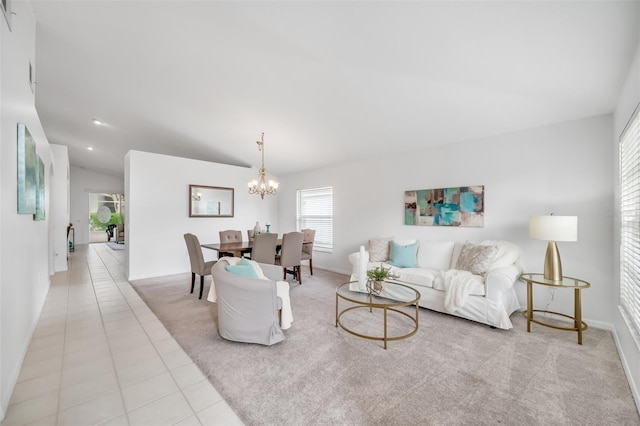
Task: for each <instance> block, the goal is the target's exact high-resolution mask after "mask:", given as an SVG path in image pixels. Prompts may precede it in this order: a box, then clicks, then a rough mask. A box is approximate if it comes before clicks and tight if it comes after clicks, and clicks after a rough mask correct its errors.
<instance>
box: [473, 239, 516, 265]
mask: <svg viewBox="0 0 640 426" xmlns="http://www.w3.org/2000/svg"><path fill="white" fill-rule="evenodd" d="M480 244H482V245H485V246H496V247H497V248H498V253H496V257H495V258H494V259H493V262H492V263H491V265H490V266H489V270H492V269H497V268H504V267H505V266H510V265H513V264H514V263H516V262H517V261H518V259H520V256H521V254H522V250H521V249H520V247H518V246H517V245H515V244H513V243H511V242H509V241H492V240H485V241H483V242H481V243H480Z"/></svg>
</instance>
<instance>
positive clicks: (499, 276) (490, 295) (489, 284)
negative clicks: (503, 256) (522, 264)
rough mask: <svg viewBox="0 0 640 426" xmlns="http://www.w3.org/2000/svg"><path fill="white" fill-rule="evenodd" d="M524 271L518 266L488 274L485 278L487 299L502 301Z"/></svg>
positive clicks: (510, 266)
mask: <svg viewBox="0 0 640 426" xmlns="http://www.w3.org/2000/svg"><path fill="white" fill-rule="evenodd" d="M521 273H522V271H521V270H520V268H519V267H518V266H516V265H509V266H504V267H502V268H497V269H493V270H491V271H489V272H487V275H486V276H485V281H484V285H485V292H486V297H487V299H491V300H500V298H501V297H502V293H503V292H504V291H506V290H508V289H510V288H511V287H513V284H515V282H516V281H517V280H518V278H519V277H520V274H521Z"/></svg>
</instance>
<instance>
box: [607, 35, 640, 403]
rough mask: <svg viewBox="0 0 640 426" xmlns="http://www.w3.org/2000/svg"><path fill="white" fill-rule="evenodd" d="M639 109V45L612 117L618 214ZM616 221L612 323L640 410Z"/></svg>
mask: <svg viewBox="0 0 640 426" xmlns="http://www.w3.org/2000/svg"><path fill="white" fill-rule="evenodd" d="M639 105H640V43H639V45H638V49H637V50H636V56H635V59H634V61H633V64H632V66H631V68H630V69H629V75H628V77H627V80H626V83H625V84H624V86H623V88H622V91H621V92H620V96H619V98H618V105H617V107H616V110H615V114H614V129H613V135H614V142H613V150H614V152H615V159H614V167H615V171H616V172H615V179H614V180H613V186H614V187H615V188H616V193H615V195H616V197H615V198H616V203H615V206H616V208H615V210H616V211H617V210H618V207H617V206H619V205H620V190H619V184H618V182H619V180H618V179H619V177H618V176H619V167H618V162H617V159H618V140H619V137H620V135H621V134H622V131H623V130H624V127H625V125H626V124H627V122H628V120H629V118H631V114H633V111H634V110H635V109H636V108H638V107H639ZM614 217H615V221H614V224H615V232H614V236H615V238H614V244H613V247H614V250H613V252H612V253H613V264H614V265H615V267H614V270H613V272H614V279H613V284H614V285H613V289H614V291H613V292H612V293H613V294H612V297H613V300H612V306H611V310H612V317H613V318H612V322H613V324H614V327H615V335H616V343H617V344H618V351H619V353H620V358H621V359H622V363H623V365H624V366H625V371H626V373H627V378H628V379H629V384H630V386H631V391H632V393H633V396H634V398H635V399H636V405H637V406H638V407H640V336H638V335H636V336H635V337H634V335H633V334H632V332H631V329H630V328H629V326H628V325H627V323H626V322H625V319H624V318H623V316H622V315H621V312H620V310H619V309H618V301H619V300H620V270H619V269H618V265H619V264H620V217H619V215H618V214H616V215H614Z"/></svg>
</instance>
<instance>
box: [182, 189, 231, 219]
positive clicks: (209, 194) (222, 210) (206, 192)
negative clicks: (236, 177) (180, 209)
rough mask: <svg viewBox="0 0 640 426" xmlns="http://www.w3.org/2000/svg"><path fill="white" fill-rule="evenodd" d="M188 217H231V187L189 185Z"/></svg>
mask: <svg viewBox="0 0 640 426" xmlns="http://www.w3.org/2000/svg"><path fill="white" fill-rule="evenodd" d="M189 217H233V188H223V187H220V186H205V185H189Z"/></svg>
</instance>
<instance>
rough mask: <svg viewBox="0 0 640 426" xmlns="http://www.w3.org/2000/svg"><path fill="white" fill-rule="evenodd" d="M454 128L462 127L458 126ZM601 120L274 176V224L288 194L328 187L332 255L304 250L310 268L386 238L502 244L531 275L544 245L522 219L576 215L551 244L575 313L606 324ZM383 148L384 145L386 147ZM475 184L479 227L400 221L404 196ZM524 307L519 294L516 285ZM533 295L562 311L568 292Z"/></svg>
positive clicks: (605, 168)
mask: <svg viewBox="0 0 640 426" xmlns="http://www.w3.org/2000/svg"><path fill="white" fill-rule="evenodd" d="M461 125H463V124H461ZM611 131H612V118H611V116H600V117H594V118H590V119H585V120H580V121H574V122H568V123H562V124H558V125H554V126H548V127H543V128H536V129H530V130H525V131H521V132H517V133H511V134H507V135H502V136H496V137H491V138H486V139H481V140H474V141H468V142H462V143H457V144H453V145H446V146H442V147H436V148H431V149H426V150H424V151H421V152H412V153H406V154H399V155H397V156H395V157H390V158H381V159H379V160H377V161H363V162H360V163H354V164H347V165H341V166H335V167H331V168H327V169H321V170H315V171H309V172H304V173H299V174H295V175H288V176H284V177H283V178H282V185H281V186H282V190H281V192H280V196H279V211H280V225H281V226H282V227H285V228H286V227H294V226H295V220H296V217H295V212H296V190H297V189H301V188H310V187H319V186H333V187H334V251H333V253H332V254H325V253H320V252H315V253H314V262H313V263H314V266H316V265H317V267H319V268H326V269H332V270H337V271H343V272H350V264H349V262H348V259H347V256H348V254H349V253H351V252H354V251H357V249H358V247H359V245H360V244H363V243H364V242H366V241H367V240H368V239H369V238H372V237H376V236H382V235H394V236H396V237H416V238H418V239H423V240H456V241H461V242H463V241H465V240H469V241H481V240H484V239H504V240H509V241H513V242H515V243H516V244H518V245H519V246H520V247H522V249H523V250H524V253H525V261H526V263H527V265H528V270H529V271H532V272H536V271H537V272H541V271H542V266H543V261H544V254H545V250H546V244H547V243H546V242H544V241H536V240H531V239H529V232H528V222H529V216H532V215H542V214H549V213H551V212H554V213H556V214H558V215H577V216H578V217H579V220H578V221H579V225H578V228H579V229H578V239H579V241H578V242H575V243H558V246H559V250H560V254H561V256H562V262H563V271H564V273H565V275H569V276H575V277H579V278H583V279H585V280H587V281H589V282H591V283H592V288H590V289H588V290H586V291H584V292H583V316H584V317H585V318H586V319H588V320H590V321H592V325H596V324H600V325H604V324H605V323H611V312H610V309H609V306H610V303H609V302H610V301H611V298H612V289H613V288H614V287H613V284H614V283H613V270H612V265H611V257H610V255H609V253H611V252H612V250H613V243H612V242H613V236H612V231H613V224H612V221H613V219H612V217H610V216H609V215H607V212H608V211H609V210H610V209H612V208H613V190H612V187H611V181H612V176H613V166H612V164H613V160H612V156H613V153H612V151H611ZM390 143H392V142H390ZM467 185H484V186H485V208H486V211H485V224H484V227H483V228H452V227H428V226H405V225H404V210H403V209H404V205H403V203H404V191H406V190H412V189H426V188H442V187H455V186H467ZM516 290H517V292H518V296H519V298H520V301H521V303H522V305H523V306H525V302H526V299H525V296H526V292H525V288H524V285H522V284H518V285H517V288H516ZM555 293H556V294H555V297H554V301H553V302H551V298H550V294H549V292H548V291H547V290H545V289H536V294H535V297H534V301H535V305H536V307H538V308H539V307H544V306H546V305H547V303H550V302H551V303H550V305H549V309H551V310H555V311H558V312H563V313H571V312H572V309H573V293H572V292H569V291H567V292H563V291H556V292H555Z"/></svg>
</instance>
